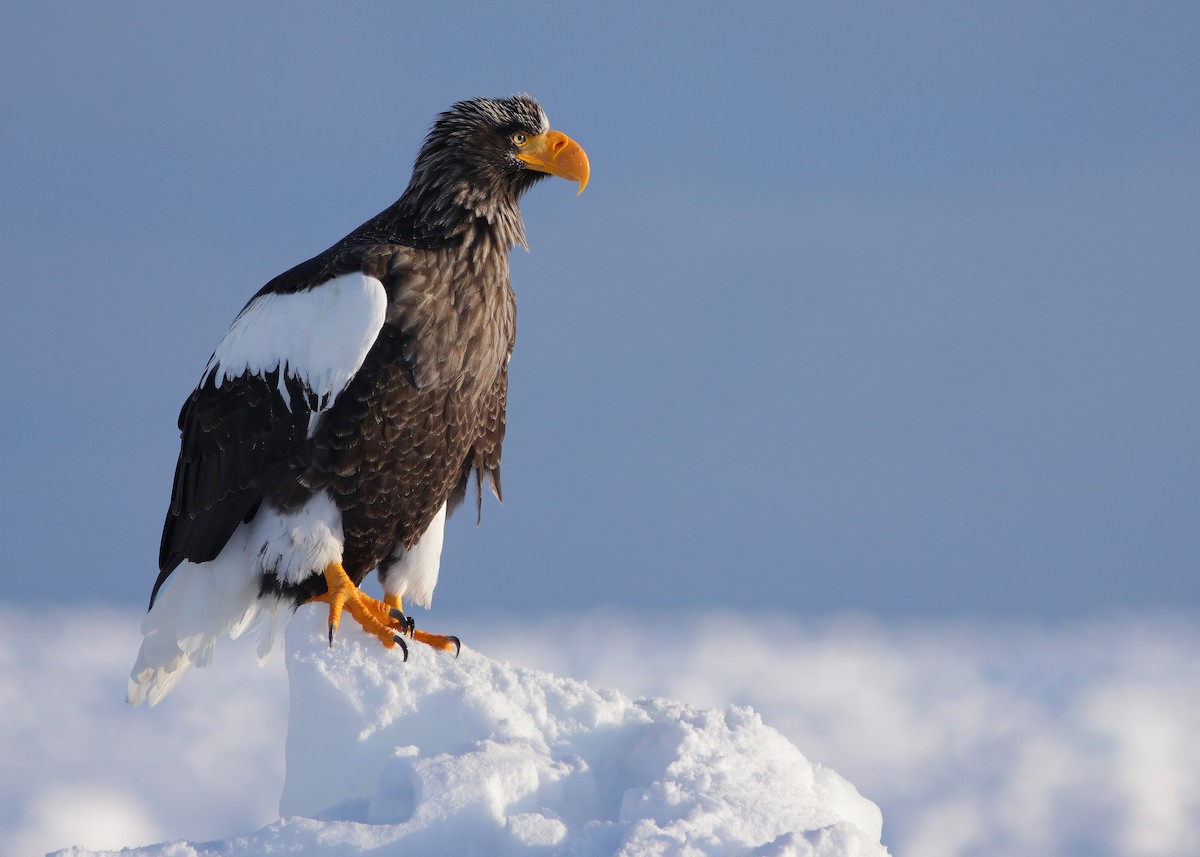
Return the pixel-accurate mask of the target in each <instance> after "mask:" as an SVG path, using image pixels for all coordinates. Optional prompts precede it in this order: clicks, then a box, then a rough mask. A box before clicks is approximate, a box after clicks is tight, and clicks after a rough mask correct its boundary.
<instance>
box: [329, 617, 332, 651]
mask: <svg viewBox="0 0 1200 857" xmlns="http://www.w3.org/2000/svg"><path fill="white" fill-rule="evenodd" d="M329 648H331V649H332V648H333V623H332V622H330V623H329Z"/></svg>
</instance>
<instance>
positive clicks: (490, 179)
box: [405, 94, 589, 244]
mask: <svg viewBox="0 0 1200 857" xmlns="http://www.w3.org/2000/svg"><path fill="white" fill-rule="evenodd" d="M548 175H555V176H561V177H562V178H565V179H568V180H570V181H574V182H578V183H579V192H580V193H583V189H584V187H586V186H587V182H588V175H589V166H588V158H587V155H586V154H585V153H584V151H583V149H582V148H581V147H580V146H579V144H578V143H576V142H575V141H574V140H572V139H571V138H570V137H568V136H567V135H566V134H563V133H562V132H560V131H554V130H551V128H550V123H549V121H548V120H547V119H546V113H545V111H543V110H542V106H541V105H540V104H538V103H537V101H536V100H535V99H534V98H532V97H530V96H528V95H523V94H522V95H514V96H513V97H511V98H499V99H492V98H474V99H471V100H470V101H460V102H458V103H457V104H455V105H454V106H453V107H451V108H450V109H449V110H447V111H446V112H445V113H443V114H441V115H440V116H439V117H438V118H437V121H436V122H434V123H433V127H432V128H431V129H430V131H429V135H428V136H427V137H426V138H425V143H424V144H423V145H422V146H421V151H420V153H418V155H417V161H416V164H414V166H413V175H412V181H411V182H410V183H409V186H408V190H407V191H406V192H405V198H406V199H407V201H408V202H409V204H410V206H411V207H412V209H414V211H413V213H414V214H416V215H417V216H418V218H419V219H420V220H421V221H423V222H425V223H427V224H429V225H434V224H441V223H447V222H449V221H451V220H454V219H457V218H456V217H455V216H454V215H455V214H456V213H458V214H461V213H464V212H469V213H470V214H471V215H473V216H475V217H479V218H483V219H484V220H487V221H488V222H490V223H493V224H495V225H497V226H498V227H500V228H502V229H504V230H505V231H506V232H508V231H509V230H511V233H510V236H509V238H510V240H509V243H510V244H511V243H514V242H522V243H523V238H522V235H521V219H520V212H519V211H518V209H517V204H518V202H519V201H520V199H521V195H522V194H524V193H525V191H527V190H528V189H529V188H530V187H532V186H533V185H534V184H536V183H537V182H538V181H539V180H540V179H542V178H545V177H546V176H548Z"/></svg>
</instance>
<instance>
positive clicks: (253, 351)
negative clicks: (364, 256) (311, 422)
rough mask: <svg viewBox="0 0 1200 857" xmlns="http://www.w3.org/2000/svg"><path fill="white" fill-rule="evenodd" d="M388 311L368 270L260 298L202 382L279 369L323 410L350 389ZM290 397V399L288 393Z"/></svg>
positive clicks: (223, 342) (233, 329)
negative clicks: (347, 388)
mask: <svg viewBox="0 0 1200 857" xmlns="http://www.w3.org/2000/svg"><path fill="white" fill-rule="evenodd" d="M386 308H387V293H386V292H385V291H384V288H383V283H381V282H379V280H377V279H375V278H374V277H368V276H367V275H366V274H362V273H355V274H345V275H343V276H341V277H337V278H335V279H332V280H330V281H328V282H327V283H323V284H321V285H319V286H317V287H316V288H313V289H309V290H307V291H302V292H296V293H294V294H285V295H276V294H268V295H260V296H259V297H257V298H255V299H254V300H252V301H251V302H250V303H249V304H247V306H246V308H245V309H244V310H242V312H241V314H239V315H238V317H237V318H236V319H234V322H233V326H232V327H230V328H229V332H228V333H227V334H225V338H224V339H222V340H221V344H220V345H218V346H217V350H216V351H214V352H213V355H212V357H210V358H209V359H208V365H206V366H205V367H204V374H203V376H201V383H204V382H205V381H207V380H208V378H209V375H210V374H211V375H215V383H216V385H217V386H218V387H220V386H221V384H222V383H223V382H224V381H226V380H229V379H232V378H237V377H238V376H240V375H242V374H244V373H246V372H250V373H251V374H253V375H259V376H262V375H266V374H267V373H268V372H272V371H274V370H275V369H282V371H281V372H280V387H281V391H282V385H283V378H284V377H285V376H291V377H293V378H296V379H298V380H300V381H302V382H304V384H305V385H306V386H307V387H308V389H309V390H310V391H312V393H313V394H314V395H315V396H316V397H317V403H318V407H317V410H318V412H320V411H324V410H326V409H328V408H329V407H330V406H331V405H332V404H333V403H334V400H336V399H337V397H338V394H339V393H341V392H342V390H344V389H346V385H347V384H349V383H350V379H351V378H353V377H354V375H355V373H357V372H358V370H359V368H360V367H361V366H362V364H363V360H365V359H366V356H367V352H368V351H370V350H371V346H372V345H373V344H374V343H375V339H376V337H377V336H379V331H380V329H381V328H382V327H383V320H384V314H385V311H386ZM283 398H284V401H285V402H286V401H288V396H287V395H286V392H284V397H283Z"/></svg>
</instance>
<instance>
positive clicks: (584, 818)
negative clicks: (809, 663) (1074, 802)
mask: <svg viewBox="0 0 1200 857" xmlns="http://www.w3.org/2000/svg"><path fill="white" fill-rule="evenodd" d="M326 615H327V614H326V613H325V612H324V611H323V610H321V609H320V608H319V607H306V608H302V609H301V610H300V611H299V612H298V614H297V615H296V617H295V618H294V619H293V620H292V622H291V623H290V626H289V628H288V632H287V667H288V677H289V682H290V692H291V714H290V719H289V724H288V737H287V775H286V781H285V784H284V789H283V796H282V799H281V802H280V814H281V815H282V816H283V819H284V820H282V821H279V822H276V823H275V824H272V825H269V826H268V827H265V828H263V829H262V830H260V831H258V832H257V833H253V834H250V835H248V836H240V837H235V838H231V839H228V840H225V841H222V842H213V843H203V844H190V845H189V844H186V843H173V844H167V845H161V846H152V847H149V848H143V849H138V850H134V851H133V852H123V853H126V854H129V853H132V854H137V855H145V857H150V855H164V857H165V855H172V857H184V855H188V857H191V855H207V854H221V855H227V857H233V855H252V854H277V853H303V854H311V855H329V857H335V855H352V854H361V853H363V852H366V851H372V850H375V849H381V848H386V849H387V850H388V851H389V852H390V851H391V850H392V848H389V846H394V848H395V849H396V853H400V850H401V849H403V852H404V853H429V854H454V855H470V854H481V855H524V854H572V855H607V854H621V855H628V857H634V855H668V854H680V855H682V854H696V855H700V854H703V855H755V857H792V855H795V857H800V855H830V857H834V855H836V857H842V855H845V857H850V855H856V857H857V855H864V857H865V855H885V854H886V853H887V852H886V850H885V849H884V848H883V847H882V846H881V845H880V844H879V840H880V833H881V827H882V819H881V816H880V812H879V809H878V808H877V807H876V806H875V805H874V804H873V803H871V802H870V801H868V800H866V799H865V798H863V797H861V796H860V795H859V794H858V792H857V791H856V790H855V788H854V787H853V786H852V785H850V783H848V782H847V781H846V780H844V779H843V778H842V777H840V776H839V775H838V774H836V773H834V772H833V771H831V770H829V769H827V768H824V767H822V766H820V765H817V764H813V763H811V762H809V761H808V760H807V759H805V758H804V756H803V755H802V754H801V753H800V751H799V750H797V749H796V747H795V746H794V745H792V744H791V743H790V742H789V741H788V740H787V739H786V738H784V737H783V736H782V735H781V734H780V733H779V732H777V731H775V730H774V729H772V728H770V727H768V726H765V725H764V724H763V722H762V720H761V718H760V717H759V716H758V715H757V714H756V713H755V712H754V711H753V710H751V709H749V708H741V707H736V706H734V707H730V708H728V709H725V710H723V711H722V710H715V709H700V708H695V707H692V706H689V705H685V704H683V703H679V702H673V701H670V700H666V699H641V700H631V699H629V698H627V697H625V696H623V695H622V694H620V693H618V692H616V691H605V690H594V689H593V688H591V687H589V686H588V685H587V684H585V683H583V682H580V681H575V680H572V679H565V678H558V677H556V676H553V675H551V674H549V673H545V672H540V671H537V670H531V669H522V668H518V667H513V666H510V665H508V664H506V663H500V662H496V661H493V660H491V659H489V658H487V657H485V656H484V655H482V654H480V653H478V652H475V651H472V650H471V649H467V648H464V649H463V651H462V655H461V657H459V658H458V659H457V660H456V659H454V658H452V657H450V656H448V655H446V654H444V653H441V652H435V651H433V650H430V649H428V648H426V647H424V646H421V645H419V644H413V645H411V646H410V649H411V655H410V657H409V659H408V662H407V663H405V662H403V661H402V660H401V657H400V655H399V653H398V651H390V652H389V651H386V650H384V649H383V648H382V647H380V646H379V645H378V644H376V643H375V642H374V641H373V640H371V639H368V638H366V637H364V636H361V635H356V634H355V633H354V632H353V628H352V627H343V631H342V634H341V636H340V637H339V638H338V640H337V641H336V642H335V644H334V646H333V647H332V648H330V647H329V646H328V644H327V641H326V639H325V636H324V635H325V617H326ZM547 644H549V645H552V644H553V641H552V640H548V641H547ZM64 853H70V854H76V855H82V854H85V853H88V852H84V851H79V850H73V851H70V852H64Z"/></svg>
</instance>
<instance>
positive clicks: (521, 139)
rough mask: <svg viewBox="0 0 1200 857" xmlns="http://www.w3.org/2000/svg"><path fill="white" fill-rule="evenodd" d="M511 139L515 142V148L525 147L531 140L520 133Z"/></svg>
mask: <svg viewBox="0 0 1200 857" xmlns="http://www.w3.org/2000/svg"><path fill="white" fill-rule="evenodd" d="M511 139H512V141H513V145H514V146H524V145H525V143H526V142H527V141H528V140H529V138H528V137H526V136H525V135H524V134H522V133H521V132H520V131H518V132H517V133H515V134H513V135H512V138H511Z"/></svg>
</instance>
